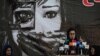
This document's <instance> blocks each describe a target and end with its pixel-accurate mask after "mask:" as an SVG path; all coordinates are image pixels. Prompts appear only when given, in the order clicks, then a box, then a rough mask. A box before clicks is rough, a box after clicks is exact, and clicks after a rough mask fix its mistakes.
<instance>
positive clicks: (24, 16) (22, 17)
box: [15, 11, 33, 23]
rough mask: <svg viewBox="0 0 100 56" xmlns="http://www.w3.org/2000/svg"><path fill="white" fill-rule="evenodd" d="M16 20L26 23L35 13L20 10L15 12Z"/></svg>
mask: <svg viewBox="0 0 100 56" xmlns="http://www.w3.org/2000/svg"><path fill="white" fill-rule="evenodd" d="M15 17H16V21H17V22H21V23H26V22H28V21H30V20H31V19H32V18H33V13H32V12H29V11H20V12H16V13H15Z"/></svg>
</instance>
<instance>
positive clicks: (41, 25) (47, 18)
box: [35, 0, 61, 33]
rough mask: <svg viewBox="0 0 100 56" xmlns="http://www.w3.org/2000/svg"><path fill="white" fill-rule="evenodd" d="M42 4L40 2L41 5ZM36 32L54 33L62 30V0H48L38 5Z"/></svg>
mask: <svg viewBox="0 0 100 56" xmlns="http://www.w3.org/2000/svg"><path fill="white" fill-rule="evenodd" d="M41 3H42V2H40V4H41ZM35 18H36V22H35V23H36V25H35V26H36V27H35V30H36V32H43V33H46V32H49V31H50V32H52V31H55V30H60V26H61V15H60V0H47V1H46V2H45V3H43V4H41V5H39V3H38V2H37V4H36V16H35Z"/></svg>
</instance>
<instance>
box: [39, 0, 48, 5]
mask: <svg viewBox="0 0 100 56" xmlns="http://www.w3.org/2000/svg"><path fill="white" fill-rule="evenodd" d="M47 1H48V0H37V2H38V5H39V6H40V5H42V4H44V3H45V2H47Z"/></svg>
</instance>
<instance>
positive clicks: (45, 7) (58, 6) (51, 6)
mask: <svg viewBox="0 0 100 56" xmlns="http://www.w3.org/2000/svg"><path fill="white" fill-rule="evenodd" d="M51 7H59V6H58V5H54V6H42V8H51Z"/></svg>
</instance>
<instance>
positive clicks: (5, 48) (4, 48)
mask: <svg viewBox="0 0 100 56" xmlns="http://www.w3.org/2000/svg"><path fill="white" fill-rule="evenodd" d="M8 48H11V56H13V54H12V52H13V50H12V47H11V46H10V45H5V46H4V47H3V52H2V56H6V50H7V49H8Z"/></svg>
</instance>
